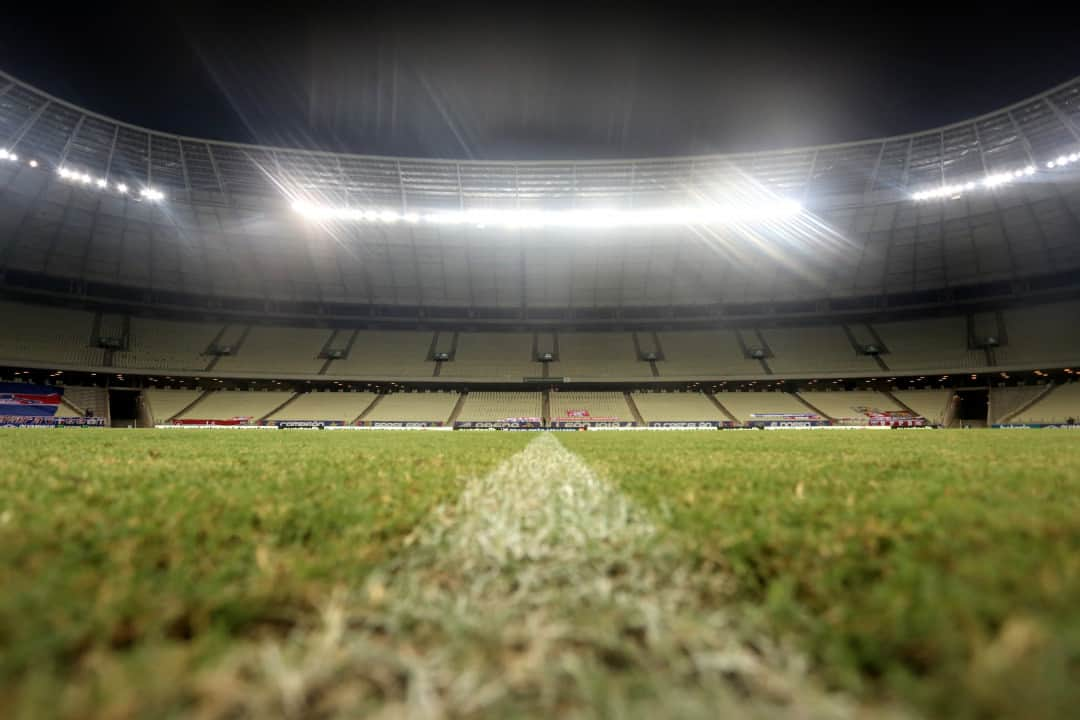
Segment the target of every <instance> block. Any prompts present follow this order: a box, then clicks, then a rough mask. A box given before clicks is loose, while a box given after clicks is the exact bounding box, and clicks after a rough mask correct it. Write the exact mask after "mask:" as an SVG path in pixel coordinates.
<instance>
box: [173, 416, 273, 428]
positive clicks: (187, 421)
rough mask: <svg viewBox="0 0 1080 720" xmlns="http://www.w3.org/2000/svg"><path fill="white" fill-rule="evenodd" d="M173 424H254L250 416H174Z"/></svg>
mask: <svg viewBox="0 0 1080 720" xmlns="http://www.w3.org/2000/svg"><path fill="white" fill-rule="evenodd" d="M172 424H173V425H215V426H231V425H254V424H255V423H253V422H251V418H250V417H243V418H241V417H234V418H229V419H209V420H199V419H197V418H176V419H174V420H173V421H172Z"/></svg>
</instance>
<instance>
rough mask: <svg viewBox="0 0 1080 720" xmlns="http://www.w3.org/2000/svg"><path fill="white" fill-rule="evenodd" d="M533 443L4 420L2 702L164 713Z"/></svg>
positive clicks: (80, 713) (73, 713)
mask: <svg viewBox="0 0 1080 720" xmlns="http://www.w3.org/2000/svg"><path fill="white" fill-rule="evenodd" d="M527 441H528V437H527V436H526V435H525V434H511V433H500V434H497V435H495V434H484V435H479V434H478V435H471V436H463V435H461V434H458V435H455V436H451V435H450V434H448V433H447V434H443V433H327V432H324V433H315V432H295V433H286V432H202V431H171V432H170V431H160V432H155V431H118V430H60V431H42V430H38V431H35V430H0V449H2V452H0V648H2V650H0V708H8V709H11V708H22V709H23V711H24V716H25V717H41V716H42V714H43V713H45V712H46V711H47V710H48V711H49V712H56V713H57V714H58V715H66V716H69V717H85V716H87V715H93V714H96V713H91V712H89V711H88V708H92V707H97V708H99V709H100V713H101V714H102V715H108V714H112V713H118V714H123V712H122V710H123V709H124V708H126V707H128V705H130V706H131V707H133V708H137V709H138V712H139V714H140V715H142V716H145V717H154V716H157V717H160V716H161V714H162V713H163V712H164V710H165V709H166V708H175V707H178V706H180V705H182V703H183V701H184V697H183V694H182V690H183V688H184V682H183V677H184V676H186V675H190V674H191V673H194V672H195V671H196V670H197V669H198V668H200V667H202V666H205V664H206V663H207V662H209V661H210V660H212V659H213V658H215V657H216V656H217V655H219V654H220V653H221V651H222V650H223V649H225V648H226V647H227V646H228V644H229V643H230V642H231V641H233V640H235V639H236V638H240V637H258V636H261V635H267V634H281V633H283V632H285V631H286V630H288V629H289V628H290V627H292V626H293V625H294V624H295V623H296V622H298V621H299V620H300V619H301V618H303V617H305V616H307V615H311V614H312V613H314V612H315V611H316V610H317V608H318V607H319V606H321V605H322V604H323V603H325V601H326V598H327V597H328V596H329V595H330V594H331V592H332V591H333V589H334V587H335V586H339V585H341V586H351V585H355V584H357V583H359V582H360V581H361V580H362V579H363V578H364V577H365V576H366V575H367V574H368V572H369V571H370V570H371V569H372V568H373V567H374V566H376V565H378V564H379V563H381V562H384V561H385V560H386V559H387V558H388V557H390V556H391V555H392V554H393V552H394V551H395V550H396V549H397V548H398V545H399V542H400V540H401V539H402V538H403V537H404V535H405V534H407V533H408V532H409V531H410V530H411V529H412V528H413V527H414V526H415V525H416V523H417V522H418V521H419V520H420V519H421V518H423V517H424V516H425V515H426V514H427V513H428V512H429V511H430V510H431V508H432V507H433V506H434V505H436V504H437V503H439V502H443V501H447V500H452V499H453V498H454V497H455V495H456V493H457V491H458V489H459V487H460V485H461V479H462V478H464V477H468V476H474V475H482V474H484V473H485V472H487V471H488V470H490V469H491V468H492V467H493V465H494V464H495V463H496V462H498V461H499V460H500V459H502V458H504V457H508V456H509V455H511V454H513V453H514V452H516V451H518V450H520V449H521V448H522V447H523V446H524V445H525V443H526V442H527ZM134 695H138V696H139V697H138V699H137V701H136V698H135V697H134ZM58 700H59V703H58ZM5 715H6V713H5V712H4V711H0V716H5ZM6 716H8V717H10V716H11V715H6Z"/></svg>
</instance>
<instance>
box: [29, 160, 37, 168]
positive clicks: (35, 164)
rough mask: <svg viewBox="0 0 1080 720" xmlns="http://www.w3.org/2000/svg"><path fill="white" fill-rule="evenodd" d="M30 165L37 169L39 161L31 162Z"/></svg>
mask: <svg viewBox="0 0 1080 720" xmlns="http://www.w3.org/2000/svg"><path fill="white" fill-rule="evenodd" d="M29 164H30V167H32V168H36V167H37V165H38V162H37V160H31V161H30V163H29Z"/></svg>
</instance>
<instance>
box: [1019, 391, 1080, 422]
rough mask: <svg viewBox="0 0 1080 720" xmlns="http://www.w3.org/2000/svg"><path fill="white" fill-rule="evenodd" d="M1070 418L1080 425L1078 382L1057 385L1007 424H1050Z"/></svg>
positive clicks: (1066, 420)
mask: <svg viewBox="0 0 1080 720" xmlns="http://www.w3.org/2000/svg"><path fill="white" fill-rule="evenodd" d="M1070 418H1072V419H1073V420H1075V421H1076V422H1078V423H1080V382H1071V383H1066V384H1064V385H1059V386H1057V387H1055V388H1053V389H1052V390H1051V391H1050V392H1048V393H1047V394H1046V395H1044V396H1043V398H1042V399H1041V400H1039V401H1038V402H1037V403H1035V404H1034V405H1032V406H1031V407H1029V408H1028V409H1027V410H1025V411H1024V412H1022V413H1020V414H1019V415H1017V416H1016V417H1014V418H1012V420H1010V421H1009V422H1013V423H1030V424H1050V423H1064V422H1068V420H1069V419H1070Z"/></svg>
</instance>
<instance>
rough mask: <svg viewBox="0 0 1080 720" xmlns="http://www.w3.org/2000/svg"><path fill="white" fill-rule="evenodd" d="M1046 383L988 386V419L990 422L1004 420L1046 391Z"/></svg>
mask: <svg viewBox="0 0 1080 720" xmlns="http://www.w3.org/2000/svg"><path fill="white" fill-rule="evenodd" d="M1046 390H1047V386H1046V385H1017V386H1012V387H1008V386H1006V387H992V388H990V408H989V412H988V420H989V422H990V423H991V424H994V423H999V422H1002V421H1003V420H1005V418H1007V417H1008V416H1009V415H1012V414H1013V413H1016V412H1017V411H1019V410H1021V409H1023V407H1024V406H1025V405H1027V404H1029V403H1031V402H1033V401H1034V400H1035V399H1036V398H1038V397H1039V396H1040V395H1042V394H1043V393H1044V392H1046Z"/></svg>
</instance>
